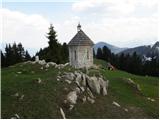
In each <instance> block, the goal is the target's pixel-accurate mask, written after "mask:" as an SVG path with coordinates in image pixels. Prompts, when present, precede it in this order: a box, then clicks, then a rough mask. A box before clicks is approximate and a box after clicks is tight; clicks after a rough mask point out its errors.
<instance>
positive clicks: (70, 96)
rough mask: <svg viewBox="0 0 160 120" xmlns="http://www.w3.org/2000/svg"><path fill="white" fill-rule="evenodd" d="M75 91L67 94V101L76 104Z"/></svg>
mask: <svg viewBox="0 0 160 120" xmlns="http://www.w3.org/2000/svg"><path fill="white" fill-rule="evenodd" d="M77 97H78V96H77V92H76V91H71V92H70V93H69V94H68V95H67V101H68V102H69V103H70V104H76V103H77Z"/></svg>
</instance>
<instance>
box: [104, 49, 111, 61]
mask: <svg viewBox="0 0 160 120" xmlns="http://www.w3.org/2000/svg"><path fill="white" fill-rule="evenodd" d="M102 54H103V55H102V56H103V60H105V61H107V62H110V61H111V51H110V49H108V47H107V46H104V47H103V48H102Z"/></svg>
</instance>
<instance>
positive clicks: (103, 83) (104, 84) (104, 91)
mask: <svg viewBox="0 0 160 120" xmlns="http://www.w3.org/2000/svg"><path fill="white" fill-rule="evenodd" d="M108 83H109V81H108V80H107V81H104V80H103V79H102V78H99V84H100V87H101V90H102V94H103V95H104V96H105V95H107V88H108Z"/></svg>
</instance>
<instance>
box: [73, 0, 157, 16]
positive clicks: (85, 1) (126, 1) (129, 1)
mask: <svg viewBox="0 0 160 120" xmlns="http://www.w3.org/2000/svg"><path fill="white" fill-rule="evenodd" d="M157 4H158V0H81V1H78V2H75V3H74V4H73V5H72V9H73V10H74V11H78V12H83V11H87V10H89V9H94V8H97V7H98V8H99V9H104V10H107V11H109V12H112V13H113V12H117V13H118V14H122V15H126V14H127V15H128V14H130V13H133V12H134V11H135V9H136V7H137V6H138V5H140V6H144V7H147V8H148V9H149V8H153V7H155V6H156V5H157ZM157 6H158V5H157Z"/></svg>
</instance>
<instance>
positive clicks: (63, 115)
mask: <svg viewBox="0 0 160 120" xmlns="http://www.w3.org/2000/svg"><path fill="white" fill-rule="evenodd" d="M60 113H61V115H62V118H63V119H66V116H65V113H64V111H63V109H62V108H61V107H60Z"/></svg>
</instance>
